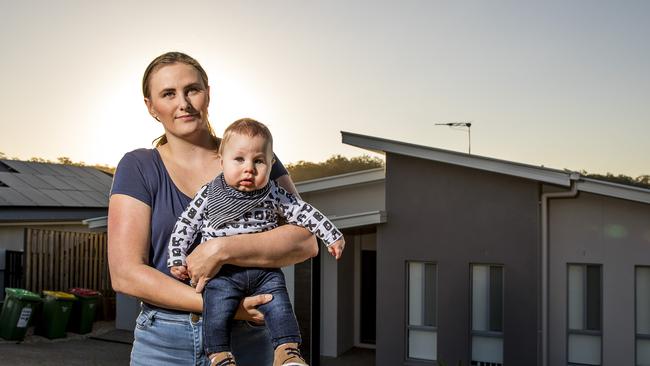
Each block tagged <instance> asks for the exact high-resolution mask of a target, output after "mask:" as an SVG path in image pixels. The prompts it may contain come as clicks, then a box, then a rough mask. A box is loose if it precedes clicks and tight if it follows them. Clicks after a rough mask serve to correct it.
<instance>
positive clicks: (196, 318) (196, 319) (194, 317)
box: [190, 313, 201, 323]
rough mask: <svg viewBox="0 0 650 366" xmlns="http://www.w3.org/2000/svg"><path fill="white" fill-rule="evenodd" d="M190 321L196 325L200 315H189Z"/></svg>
mask: <svg viewBox="0 0 650 366" xmlns="http://www.w3.org/2000/svg"><path fill="white" fill-rule="evenodd" d="M190 320H191V321H192V323H198V322H199V320H201V314H197V313H190Z"/></svg>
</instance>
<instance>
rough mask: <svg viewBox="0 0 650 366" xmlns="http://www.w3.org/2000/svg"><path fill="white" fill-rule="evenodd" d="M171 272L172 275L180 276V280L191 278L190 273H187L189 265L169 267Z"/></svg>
mask: <svg viewBox="0 0 650 366" xmlns="http://www.w3.org/2000/svg"><path fill="white" fill-rule="evenodd" d="M169 272H171V274H172V276H174V277H176V278H178V279H179V280H183V281H185V280H187V279H189V278H190V276H189V274H188V273H187V267H185V266H172V267H169Z"/></svg>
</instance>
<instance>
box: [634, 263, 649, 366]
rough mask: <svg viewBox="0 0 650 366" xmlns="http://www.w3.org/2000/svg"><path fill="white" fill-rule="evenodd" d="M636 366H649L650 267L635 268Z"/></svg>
mask: <svg viewBox="0 0 650 366" xmlns="http://www.w3.org/2000/svg"><path fill="white" fill-rule="evenodd" d="M636 364H637V365H638V366H646V365H650V267H636Z"/></svg>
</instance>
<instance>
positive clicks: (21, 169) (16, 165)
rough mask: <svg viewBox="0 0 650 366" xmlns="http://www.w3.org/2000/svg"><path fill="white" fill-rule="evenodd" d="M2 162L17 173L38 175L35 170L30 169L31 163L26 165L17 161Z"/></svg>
mask: <svg viewBox="0 0 650 366" xmlns="http://www.w3.org/2000/svg"><path fill="white" fill-rule="evenodd" d="M2 162H3V163H5V164H7V165H9V166H10V167H11V168H13V169H14V170H16V171H17V172H18V173H32V174H35V173H38V171H37V170H35V169H34V168H32V167H31V165H32V164H31V163H30V164H27V163H25V162H22V161H18V160H3V161H2Z"/></svg>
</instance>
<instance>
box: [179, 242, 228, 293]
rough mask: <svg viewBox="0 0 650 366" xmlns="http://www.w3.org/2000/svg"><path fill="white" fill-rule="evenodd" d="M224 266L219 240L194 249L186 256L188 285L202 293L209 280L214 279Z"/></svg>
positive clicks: (223, 254)
mask: <svg viewBox="0 0 650 366" xmlns="http://www.w3.org/2000/svg"><path fill="white" fill-rule="evenodd" d="M224 264H225V251H224V250H223V243H222V242H221V241H220V240H219V238H216V239H211V240H208V241H206V242H204V243H201V245H199V246H197V247H196V248H194V251H192V253H191V254H190V255H189V256H187V271H188V272H189V275H190V283H191V284H192V285H193V286H194V285H195V286H196V292H202V291H203V288H204V287H205V285H206V283H207V282H208V280H209V279H211V278H212V277H214V276H215V275H216V274H217V272H219V270H220V269H221V266H222V265H224Z"/></svg>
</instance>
